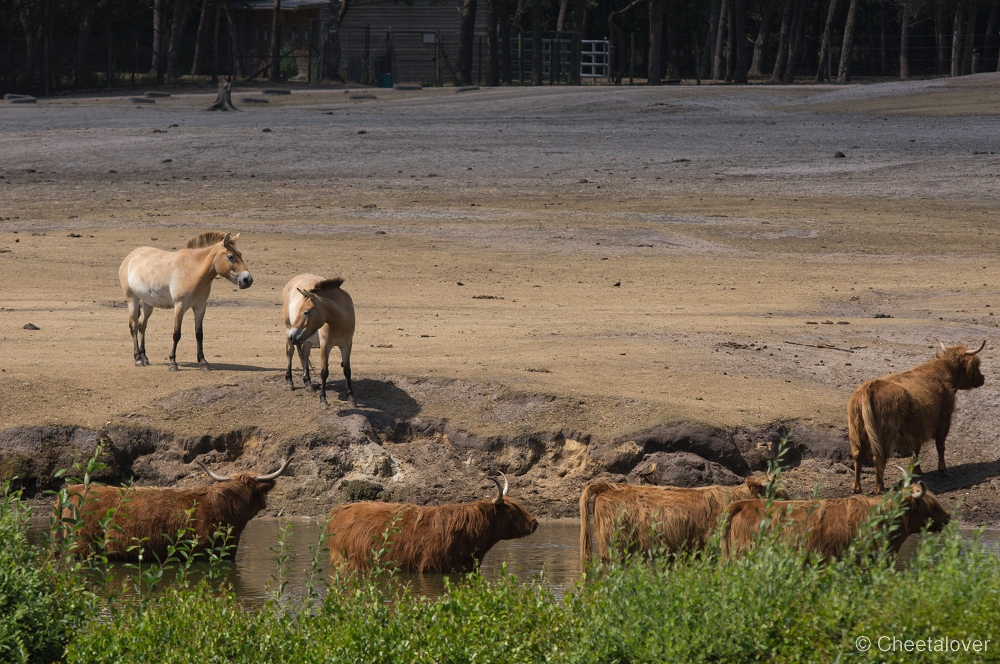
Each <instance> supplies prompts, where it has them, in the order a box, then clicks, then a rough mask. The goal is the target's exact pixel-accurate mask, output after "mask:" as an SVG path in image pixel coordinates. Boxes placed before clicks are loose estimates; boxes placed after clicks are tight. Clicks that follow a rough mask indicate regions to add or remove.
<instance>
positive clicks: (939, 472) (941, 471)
mask: <svg viewBox="0 0 1000 664" xmlns="http://www.w3.org/2000/svg"><path fill="white" fill-rule="evenodd" d="M938 475H940V476H941V477H948V476H949V475H951V473H949V472H948V471H947V470H945V469H944V468H942V469H940V470H938Z"/></svg>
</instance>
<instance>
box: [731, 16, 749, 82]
mask: <svg viewBox="0 0 1000 664" xmlns="http://www.w3.org/2000/svg"><path fill="white" fill-rule="evenodd" d="M733 5H734V8H735V10H734V12H733V25H734V27H735V29H734V39H735V41H736V70H735V71H734V72H733V82H734V83H736V84H737V85H744V84H746V82H747V70H748V69H749V62H747V60H748V58H747V6H746V0H733Z"/></svg>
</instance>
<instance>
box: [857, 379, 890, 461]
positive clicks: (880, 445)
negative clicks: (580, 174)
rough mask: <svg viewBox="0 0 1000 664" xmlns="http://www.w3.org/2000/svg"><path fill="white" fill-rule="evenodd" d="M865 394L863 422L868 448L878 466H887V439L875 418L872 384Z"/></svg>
mask: <svg viewBox="0 0 1000 664" xmlns="http://www.w3.org/2000/svg"><path fill="white" fill-rule="evenodd" d="M863 389H864V394H862V395H861V420H862V422H863V423H864V427H865V434H867V436H868V446H869V448H870V449H871V451H872V461H873V462H874V463H875V464H876V466H881V467H884V466H885V460H886V458H887V456H888V450H887V449H886V447H885V444H886V442H888V441H887V440H886V437H885V436H883V435H882V432H881V431H879V427H878V426H877V420H876V416H875V389H874V386H873V385H871V384H868V385H865V386H864V388H863Z"/></svg>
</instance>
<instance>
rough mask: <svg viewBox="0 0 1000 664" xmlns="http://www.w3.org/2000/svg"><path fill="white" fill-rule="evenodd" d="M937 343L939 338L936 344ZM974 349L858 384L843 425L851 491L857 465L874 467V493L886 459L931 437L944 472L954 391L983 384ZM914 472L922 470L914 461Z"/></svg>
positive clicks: (954, 350) (857, 489)
mask: <svg viewBox="0 0 1000 664" xmlns="http://www.w3.org/2000/svg"><path fill="white" fill-rule="evenodd" d="M938 343H941V342H938ZM985 347H986V341H983V343H982V344H981V345H980V346H979V348H977V349H976V350H968V349H967V348H966V347H965V346H953V347H951V348H945V345H944V344H943V343H942V344H941V350H940V351H939V352H938V353H937V354H936V355H935V356H934V358H933V359H930V360H928V361H926V362H924V363H923V364H921V365H919V366H917V367H915V368H913V369H910V370H909V371H903V372H900V373H894V374H891V375H888V376H883V377H881V378H876V379H875V380H869V381H867V382H865V383H862V384H861V387H859V388H858V389H857V390H855V391H854V394H852V395H851V399H850V401H849V402H848V404H847V426H848V433H849V435H850V439H851V456H852V457H854V488H853V490H854V493H861V465H862V463H863V462H871V463H872V465H874V466H875V492H876V493H882V492H883V491H885V484H884V480H883V475H884V473H885V464H886V461H887V459H889V458H890V457H892V456H894V455H895V454H897V453H902V454H907V453H911V454H913V455H917V454H919V453H920V448H921V447H922V446H923V444H924V443H925V442H927V441H928V440H930V439H931V438H933V439H934V444H935V446H936V447H937V453H938V472H939V473H941V475H947V474H948V469H947V467H946V466H945V462H944V441H945V438H947V437H948V430H949V429H950V428H951V416H952V414H953V413H954V411H955V393H956V392H957V391H958V390H971V389H974V388H977V387H981V386H982V385H983V383H984V382H985V379H984V378H983V374H982V373H981V372H980V371H979V358H978V357H977V354H978V353H979V352H980V351H981V350H983V348H985ZM914 470H915V472H917V473H921V472H922V471H921V470H920V466H919V465H918V466H917V467H916V468H915V469H914Z"/></svg>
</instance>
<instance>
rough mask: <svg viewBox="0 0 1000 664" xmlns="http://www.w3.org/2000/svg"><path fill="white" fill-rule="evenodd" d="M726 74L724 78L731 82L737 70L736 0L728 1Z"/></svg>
mask: <svg viewBox="0 0 1000 664" xmlns="http://www.w3.org/2000/svg"><path fill="white" fill-rule="evenodd" d="M724 57H725V60H726V75H725V76H723V80H724V81H726V82H727V83H731V82H732V80H733V73H734V72H735V71H736V0H729V1H728V2H727V3H726V52H725V56H724Z"/></svg>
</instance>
